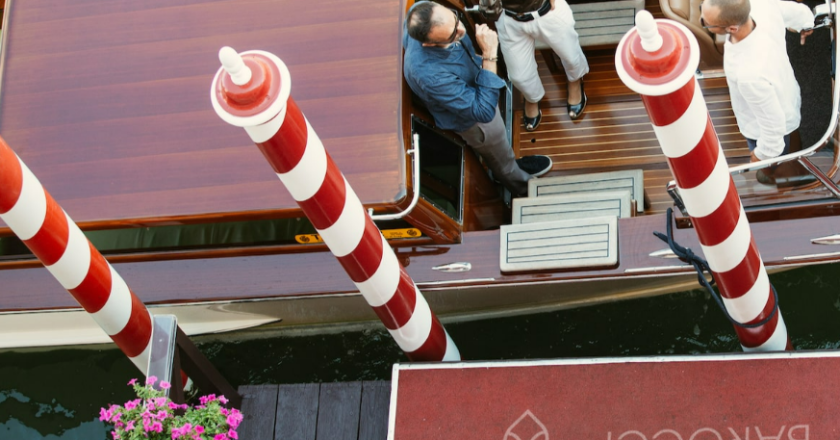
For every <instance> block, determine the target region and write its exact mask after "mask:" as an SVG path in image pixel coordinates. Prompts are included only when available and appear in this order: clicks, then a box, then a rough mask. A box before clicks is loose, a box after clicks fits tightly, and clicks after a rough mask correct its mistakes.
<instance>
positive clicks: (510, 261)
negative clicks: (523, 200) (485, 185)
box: [499, 216, 618, 272]
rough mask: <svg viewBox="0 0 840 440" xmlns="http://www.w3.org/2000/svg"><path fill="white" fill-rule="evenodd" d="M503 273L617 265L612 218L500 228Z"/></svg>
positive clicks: (616, 240) (615, 225)
mask: <svg viewBox="0 0 840 440" xmlns="http://www.w3.org/2000/svg"><path fill="white" fill-rule="evenodd" d="M500 232H501V246H500V251H501V252H500V256H499V266H500V267H501V269H502V272H527V271H534V270H548V269H571V268H577V267H602V266H614V265H616V264H617V263H618V218H617V217H615V216H601V217H590V218H583V219H569V220H554V221H548V222H540V223H528V224H514V225H502V227H501V229H500Z"/></svg>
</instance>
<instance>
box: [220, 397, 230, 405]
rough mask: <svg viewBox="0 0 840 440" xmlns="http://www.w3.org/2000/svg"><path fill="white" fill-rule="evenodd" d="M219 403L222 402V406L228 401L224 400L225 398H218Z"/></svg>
mask: <svg viewBox="0 0 840 440" xmlns="http://www.w3.org/2000/svg"><path fill="white" fill-rule="evenodd" d="M219 402H222V405H224V404H226V403H228V400H227V399H226V398H225V396H219Z"/></svg>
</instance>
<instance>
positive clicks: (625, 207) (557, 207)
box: [513, 190, 632, 224]
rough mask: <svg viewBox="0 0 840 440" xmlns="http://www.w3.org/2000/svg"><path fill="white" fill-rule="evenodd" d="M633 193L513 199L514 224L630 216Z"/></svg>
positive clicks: (621, 191)
mask: <svg viewBox="0 0 840 440" xmlns="http://www.w3.org/2000/svg"><path fill="white" fill-rule="evenodd" d="M630 200H631V198H630V191H629V190H619V191H599V192H597V193H593V194H561V195H557V196H543V197H528V198H520V199H514V200H513V223H514V224H524V223H537V222H545V221H551V220H566V219H573V218H589V217H599V216H616V217H619V218H626V217H630V215H631V211H632V210H631V209H630Z"/></svg>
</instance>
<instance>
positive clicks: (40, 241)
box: [23, 188, 70, 266]
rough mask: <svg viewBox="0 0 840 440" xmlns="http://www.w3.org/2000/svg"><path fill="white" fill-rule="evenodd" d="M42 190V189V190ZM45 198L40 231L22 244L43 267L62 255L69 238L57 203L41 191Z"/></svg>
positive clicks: (68, 227)
mask: <svg viewBox="0 0 840 440" xmlns="http://www.w3.org/2000/svg"><path fill="white" fill-rule="evenodd" d="M42 190H43V188H42ZM43 191H44V194H45V195H46V197H47V213H46V217H45V218H44V223H43V224H42V225H41V229H39V230H38V232H37V233H36V234H35V235H34V236H32V238H30V239H29V240H24V242H23V243H24V244H25V245H26V247H28V248H29V249H30V250H31V251H32V253H33V254H35V255H36V256H37V257H38V259H39V260H41V262H42V263H44V265H45V266H52V265H53V264H55V262H56V261H58V259H59V258H61V256H62V255H64V251H65V249H66V248H67V241H68V240H69V238H70V226H69V225H68V224H67V216H66V215H65V214H64V211H63V210H62V209H61V206H58V203H56V201H55V200H54V199H53V198H52V196H50V194H49V193H47V191H46V190H43Z"/></svg>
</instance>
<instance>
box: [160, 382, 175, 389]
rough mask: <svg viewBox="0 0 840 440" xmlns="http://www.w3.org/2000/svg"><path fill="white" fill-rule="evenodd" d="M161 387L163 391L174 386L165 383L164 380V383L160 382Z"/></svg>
mask: <svg viewBox="0 0 840 440" xmlns="http://www.w3.org/2000/svg"><path fill="white" fill-rule="evenodd" d="M160 387H161V389H164V390H168V389H169V388H171V387H172V384H171V383H169V382H167V381H165V380H162V381H160Z"/></svg>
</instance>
